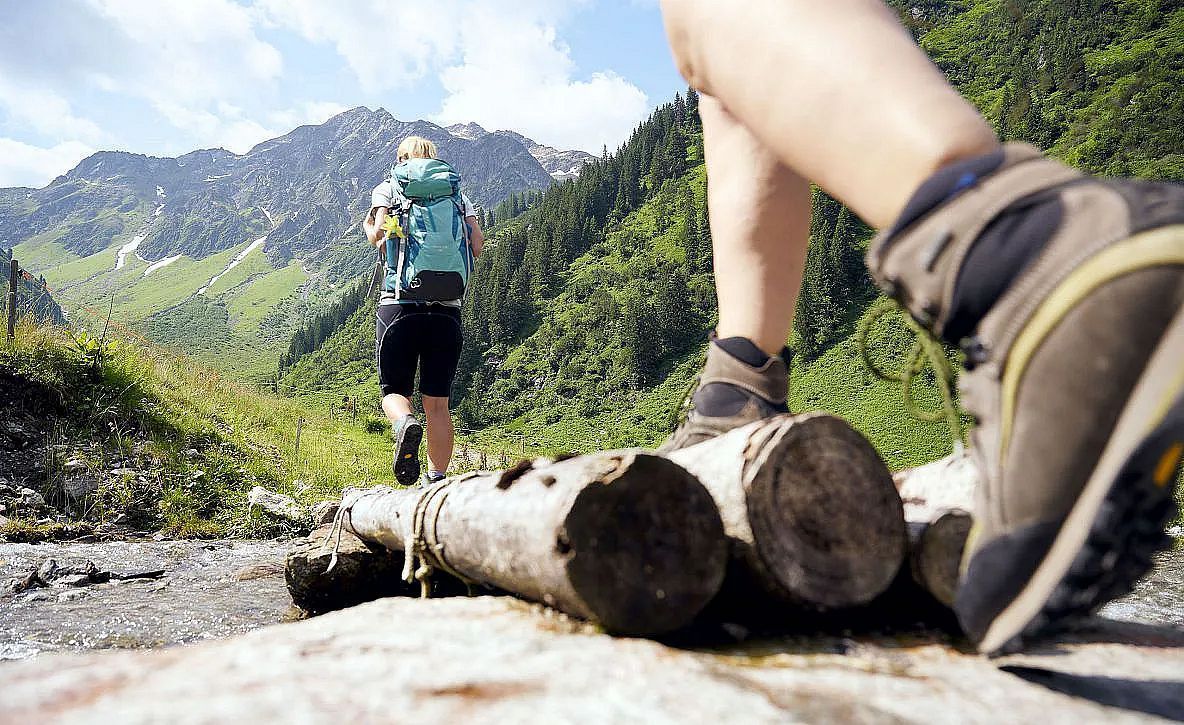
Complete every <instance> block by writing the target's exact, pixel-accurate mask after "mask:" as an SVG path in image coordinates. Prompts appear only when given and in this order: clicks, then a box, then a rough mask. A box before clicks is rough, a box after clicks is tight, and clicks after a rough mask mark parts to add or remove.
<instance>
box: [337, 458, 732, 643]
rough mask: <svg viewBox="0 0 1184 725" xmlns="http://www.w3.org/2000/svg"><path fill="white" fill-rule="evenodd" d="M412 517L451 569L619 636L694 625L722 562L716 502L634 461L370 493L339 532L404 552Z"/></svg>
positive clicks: (475, 476)
mask: <svg viewBox="0 0 1184 725" xmlns="http://www.w3.org/2000/svg"><path fill="white" fill-rule="evenodd" d="M429 492H430V493H429ZM343 505H347V506H348V505H349V496H348V495H347V497H346V500H345V504H343ZM417 507H418V508H419V513H420V514H421V518H422V520H423V521H424V522H425V523H424V526H423V532H422V540H423V541H425V542H426V543H427V544H428V545H429V546H431V547H432V548H433V551H434V552H435V556H436V557H437V558H438V559H440V560H442V561H443V563H444V564H446V566H447V568H450V569H452V570H454V571H456V572H458V573H459V574H461V575H463V576H465V577H468V578H470V579H473V580H476V581H478V582H482V583H485V584H489V585H492V586H496V587H498V588H501V589H504V590H506V591H509V592H513V593H515V594H518V595H520V596H522V597H525V598H527V599H532V600H535V601H540V602H544V603H546V604H548V605H550V606H553V607H555V608H557V609H560V610H562V611H564V612H567V613H569V614H572V615H575V616H578V617H581V618H585V619H589V620H592V621H595V622H598V623H600V624H601V625H602V626H604V628H605V629H607V630H609V631H612V632H616V633H621V634H634V635H651V634H660V633H663V632H668V631H673V630H675V629H678V628H680V627H682V626H684V625H686V624H687V623H689V622H690V621H691V620H692V619H693V618H694V617H695V615H696V614H698V613H699V611H700V610H701V609H702V608H703V607H704V606H705V605H706V604H707V603H708V602H709V601H710V600H711V599H712V598H713V597H714V596H715V594H716V592H717V591H718V590H719V587H720V584H721V583H722V580H723V576H724V569H725V566H726V562H727V543H726V539H725V537H724V535H723V526H722V524H721V523H720V519H719V514H718V512H717V511H716V509H715V505H714V504H713V503H712V499H711V496H710V495H709V494H708V493H707V491H705V490H704V488H703V486H702V485H700V484H699V482H698V481H696V480H695V478H694V477H693V476H691V475H690V474H689V473H687V472H686V471H685V470H683V469H682V468H680V467H679V466H677V465H674V464H673V463H671V462H670V461H668V460H666V459H664V458H661V457H659V456H655V455H651V454H647V453H644V452H639V451H617V452H612V451H609V452H602V453H594V454H591V455H587V456H581V457H578V458H572V459H568V460H562V461H553V460H550V459H538V460H535V461H523V462H522V463H520V464H519V465H518V466H515V467H514V468H511V469H508V470H506V471H497V472H481V473H471V474H467V475H465V476H461V477H459V478H457V479H455V480H453V481H451V482H450V483H449V484H448V485H447V486H446V487H443V488H440V489H439V490H435V489H408V490H394V489H375V490H374V491H372V492H370V493H363V494H362V495H361V497H360V498H359V499H358V500H356V502H354V503H353V504H352V506H351V507H349V512H348V514H347V515H346V516H345V517H344V519H343V522H344V524H345V526H346V527H347V528H348V529H349V530H351V531H353V532H354V533H355V534H357V535H358V537H359V538H361V539H363V540H365V541H370V542H376V543H380V544H382V545H383V546H385V547H387V548H389V549H398V550H401V551H402V550H405V548H406V547H407V546H408V545H410V544H411V543H412V542H413V541H414V540H415V536H414V535H413V522H414V521H415V516H416V510H417Z"/></svg>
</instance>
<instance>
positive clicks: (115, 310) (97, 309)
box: [17, 227, 308, 382]
mask: <svg viewBox="0 0 1184 725" xmlns="http://www.w3.org/2000/svg"><path fill="white" fill-rule="evenodd" d="M63 229H64V227H63V228H59V230H58V232H57V233H58V234H61V233H64V232H63ZM51 236H52V235H51ZM130 238H131V237H130V236H129V237H128V238H127V239H125V238H123V237H120V238H118V239H117V241H116V242H115V243H114V244H112V245H111V246H109V247H107V248H106V249H103V250H101V251H99V252H96V253H94V254H91V255H89V256H87V257H78V256H76V255H74V254H72V253H71V252H69V251H68V250H66V249H65V248H64V247H62V246H61V245H60V243H58V242H57V241H54V240H53V239H50V238H49V236H46V237H45V238H42V239H37V238H35V239H34V240H30V241H29V242H26V243H25V244H22V245H18V247H17V255H18V256H17V259H19V260H20V261H21V262H22V265H23V266H25V267H26V268H28V269H29V270H30V271H32V272H34V273H40V274H44V275H45V276H46V280H47V283H48V284H49V286H50V288H51V289H52V290H53V293H54V297H55V299H57V301H58V302H59V303H60V304H61V305H62V306H63V308H64V309H66V310H67V312H68V313H69V314H70V316H71V319H73V320H75V321H76V322H77V323H78V324H80V325H82V326H85V327H90V328H92V329H93V328H95V327H98V326H101V325H102V324H103V323H104V322H105V320H106V316H107V312H108V309H109V307H108V305H109V304H110V303H111V302H112V301H113V302H114V304H113V305H112V306H111V307H110V309H111V314H112V320H114V321H115V322H117V323H119V325H121V326H123V327H124V328H131V329H136V330H139V331H141V332H144V331H146V332H147V333H148V335H149V337H152V339H154V340H156V341H157V342H161V343H164V344H168V345H173V346H178V347H179V349H180V350H181V351H182V352H184V353H186V354H189V355H191V356H192V357H195V358H196V359H198V360H200V361H202V362H204V363H206V364H209V365H216V366H218V367H220V368H221V369H222V370H223V372H226V373H228V374H230V375H231V376H233V377H235V378H236V379H239V380H243V381H250V382H256V381H261V380H263V379H266V378H268V377H270V376H271V375H272V374H273V373H274V368H275V362H276V360H277V358H278V357H279V354H280V353H281V352H283V350H284V349H285V348H286V345H287V341H288V336H289V335H290V334H291V331H292V328H293V326H295V325H296V324H298V323H299V321H300V319H299V314H300V312H301V311H303V310H304V303H303V302H302V301H301V300H300V299H299V298H298V295H297V292H296V291H297V290H298V289H299V288H300V287H301V286H302V285H304V284H306V283H307V281H308V275H307V274H306V273H305V272H304V270H303V267H302V265H301V264H300V263H299V262H297V261H292V262H290V263H289V264H288V265H286V266H285V267H283V268H281V269H275V268H273V267H272V265H271V262H270V261H269V259H268V257H267V256H266V255H265V254H264V253H263V251H262V250H261V249H256V250H255V251H252V252H251V254H250V255H249V256H248V257H247V258H246V259H244V260H243V261H242V262H241V263H240V264H238V265H237V266H236V267H235V268H234V269H232V270H230V272H228V273H227V274H225V275H224V276H222V277H221V278H219V279H218V281H217V282H216V283H214V284H213V285H212V286H211V287H210V289H208V290H207V291H206V292H205V294H204V295H203V296H202V297H204V299H198V298H197V297H195V294H196V292H197V290H199V289H201V288H202V287H204V286H205V285H206V284H208V283H209V281H210V280H211V279H212V278H213V277H214V276H216V275H218V274H220V273H222V272H223V271H224V270H225V269H226V266H227V265H228V264H229V263H230V262H231V261H232V260H233V259H234V258H235V256H237V255H238V254H239V253H240V252H242V251H243V250H244V249H246V247H247V245H249V244H250V241H245V242H243V243H241V244H239V245H236V246H235V247H233V248H231V249H228V250H225V251H223V252H220V253H218V254H214V255H211V256H209V257H206V258H205V259H201V260H195V259H192V258H190V257H181V258H180V259H178V260H176V261H174V262H172V263H170V264H169V265H167V266H165V267H163V268H159V269H157V270H155V271H154V272H152V274H150V275H147V276H145V275H144V272H145V270H147V268H148V266H149V265H150V263H149V262H144V261H141V260H140V259H138V258H137V257H136V256H135V255H134V254H132V255H129V256H128V257H127V258H126V261H125V265H124V266H123V267H122V268H120V269H119V270H115V262H116V257H117V254H118V250H119V248H120V247H121V246H122V245H123V244H124V243H126V242H127V241H128V239H130ZM206 300H208V301H209V304H212V305H214V306H216V307H219V308H220V309H221V310H223V311H226V312H228V313H229V319H224V318H225V315H223V316H221V317H218V316H214V317H209V316H202V315H198V316H197V318H196V319H193V320H187V321H186V320H170V318H172V317H175V316H177V315H183V314H185V313H186V312H187V311H191V310H194V309H200V308H202V307H203V306H204V305H205V301H206ZM195 302H196V304H192V303H195ZM203 322H205V323H210V324H203ZM158 333H159V337H157V336H156V335H157V334H158Z"/></svg>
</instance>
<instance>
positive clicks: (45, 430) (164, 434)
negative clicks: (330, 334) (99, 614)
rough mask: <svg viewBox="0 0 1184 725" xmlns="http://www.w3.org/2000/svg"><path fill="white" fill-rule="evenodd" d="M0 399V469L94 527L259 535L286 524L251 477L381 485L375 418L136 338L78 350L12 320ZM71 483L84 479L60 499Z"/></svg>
mask: <svg viewBox="0 0 1184 725" xmlns="http://www.w3.org/2000/svg"><path fill="white" fill-rule="evenodd" d="M0 398H2V399H4V400H5V401H6V407H5V408H4V409H3V410H2V411H0V419H3V422H4V424H5V425H4V429H5V430H6V431H8V436H9V437H8V438H5V437H3V436H0V448H2V449H3V450H0V458H2V459H3V462H2V463H0V469H2V470H0V477H5V478H7V479H8V480H9V481H14V482H16V483H17V484H20V485H24V486H28V487H29V488H33V489H34V490H37V491H39V492H40V493H41V494H42V495H43V496H44V497H45V498H46V500H47V501H49V502H50V503H51V504H57V505H58V506H63V505H65V506H67V507H69V508H71V509H72V513H73V517H74V518H75V519H79V520H82V521H84V522H88V523H89V524H92V525H99V524H108V525H110V524H118V525H122V526H128V527H131V528H133V529H136V530H154V529H160V530H162V531H164V532H165V533H166V534H169V535H175V536H223V535H262V534H268V533H272V532H276V531H278V530H282V528H283V527H279V528H277V524H276V522H274V521H272V520H270V519H268V518H267V517H265V516H262V515H261V514H259V513H257V512H256V513H254V514H252V513H251V512H249V511H248V510H247V501H246V496H247V493H248V492H249V491H250V489H251V488H252V487H253V486H255V485H262V486H264V487H267V488H269V489H271V490H273V491H279V492H281V493H286V494H289V495H292V496H294V497H295V498H296V499H297V500H299V501H302V502H304V503H306V504H311V503H313V502H315V501H318V500H322V499H327V498H334V497H336V496H338V495H339V493H340V490H341V488H342V486H343V485H374V484H378V483H389V482H390V477H391V473H390V443H389V437H388V436H387V433H386V432H385V429H383V428H382V427H381V426H379V427H375V428H374V430H375V431H376V432H367V430H366V426H365V422H366V421H365V419H361V420H358V421H356V422H355V421H354V420H353V418H352V417H349V418H347V417H345V416H344V415H342V414H340V413H338V414H337V415H333V414H331V413H330V412H328V411H318V410H316V409H314V408H310V407H309V406H306V405H303V404H301V403H299V402H297V401H295V400H292V399H290V398H282V397H278V396H275V395H271V394H266V393H261V392H259V391H258V390H257V389H256V388H254V387H250V386H244V385H242V384H239V383H236V382H233V381H231V380H229V379H228V378H227V377H225V376H224V375H222V374H221V373H219V372H217V371H215V370H213V369H210V368H207V367H205V366H202V365H200V364H198V363H196V362H195V361H194V360H193V359H191V358H188V357H184V356H180V355H177V354H175V353H172V352H170V351H168V350H166V349H164V348H161V347H158V346H154V345H147V344H144V343H142V342H140V341H136V340H130V339H124V340H118V341H113V342H111V343H108V344H107V345H106V346H104V347H103V348H99V347H98V346H97V345H93V344H92V345H91V346H90V347H89V348H87V346H86V345H84V344H80V343H79V342H78V341H77V338H76V337H75V335H74V334H73V333H71V332H69V331H68V330H66V329H64V328H57V327H37V326H35V325H32V324H29V323H26V324H22V325H21V326H20V328H19V331H18V335H17V336H16V338H15V340H14V341H13V342H11V343H0ZM298 429H299V430H300V446H299V449H298V450H297V448H296V432H297V430H298ZM79 487H83V488H93V489H94V490H93V491H90V493H88V494H87V495H86V496H85V497H84V498H82V499H79V500H77V501H71V500H68V499H71V497H70V496H68V495H67V492H69V491H71V490H75V491H76V490H78V489H79ZM8 527H9V529H10V533H11V530H24V528H27V527H28V524H27V523H20V522H16V523H11V522H10V524H8ZM0 533H3V532H0Z"/></svg>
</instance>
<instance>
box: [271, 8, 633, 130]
mask: <svg viewBox="0 0 1184 725" xmlns="http://www.w3.org/2000/svg"><path fill="white" fill-rule="evenodd" d="M586 3H587V0H480V1H477V0H436V1H435V2H431V3H399V2H395V3H392V2H390V1H389V0H345V1H344V2H335V3H332V4H330V3H325V2H321V1H320V0H260V2H259V6H258V7H259V10H260V13H261V16H262V17H263V18H265V21H266V22H268V23H270V24H273V25H276V26H280V27H286V28H290V29H292V30H295V31H296V32H297V33H299V34H300V35H302V36H303V37H304V38H306V39H308V40H310V41H312V42H315V43H326V44H330V45H332V46H333V47H334V48H335V49H336V51H337V53H338V54H339V55H340V56H341V57H342V58H343V59H344V60H345V62H346V64H347V65H348V66H349V67H350V69H351V70H352V72H353V73H354V75H355V76H356V77H357V79H358V82H359V84H360V85H361V86H362V88H363V90H366V91H367V92H371V93H373V92H379V91H384V90H390V89H397V88H403V87H407V86H409V85H411V84H413V83H417V82H422V81H424V80H425V79H426V78H429V77H430V76H432V75H433V74H434V75H436V76H438V78H439V80H440V83H441V84H442V86H443V87H444V90H445V93H446V95H445V98H444V99H443V101H442V102H441V107H440V112H439V113H438V114H437V116H436V118H435V119H434V120H437V121H439V122H442V123H457V122H461V121H476V122H478V123H480V124H482V125H483V126H486V127H489V128H493V129H499V128H507V129H513V130H515V131H520V132H522V133H524V134H526V135H528V136H531V137H532V138H535V139H537V140H539V141H542V142H544V143H549V144H553V145H557V146H563V147H565V148H573V147H574V148H583V149H587V150H590V151H592V152H599V151H600V148H601V146H602V145H603V144H608V145H616V144H617V143H619V142H620V141H621V140H622V139H624V138H625V136H627V135H628V133H629V131H630V130H631V129H632V128H633V127H634V126H635V125H636V124H637V122H638V121H640V120H642V119H643V118H644V117H645V114H646V113H647V111H648V99H647V98H646V96H645V94H644V93H643V92H642V91H641V90H640V89H638V88H637V87H636V86H634V85H633V84H632V83H630V82H628V81H627V80H625V79H624V78H621V77H620V76H619V75H617V74H615V73H612V72H610V71H601V72H592V73H590V74H589V75H587V76H586V77H584V78H579V77H577V72H576V68H575V63H574V62H573V61H572V58H571V52H570V50H569V49H568V48H567V47H566V46H565V45H564V44H563V43H562V42H561V41H560V39H559V37H558V32H557V28H558V27H560V26H561V25H562V23H563V22H565V21H566V20H567V19H568V18H569V17H570V16H571V14H572V11H573V9H575V8H576V7H578V6H580V5H584V4H586Z"/></svg>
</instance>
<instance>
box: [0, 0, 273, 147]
mask: <svg viewBox="0 0 1184 725" xmlns="http://www.w3.org/2000/svg"><path fill="white" fill-rule="evenodd" d="M5 13H6V17H5V23H6V24H8V26H9V27H8V28H5V29H3V30H0V45H2V46H6V47H0V75H2V76H4V77H7V78H20V79H21V82H22V84H23V85H22V86H17V85H16V84H15V83H13V82H11V81H9V82H7V83H6V82H4V81H2V80H0V109H4V110H6V111H7V116H8V118H9V121H10V123H9V124H8V126H9V132H10V133H12V132H14V131H17V130H19V131H21V132H28V131H33V132H35V133H37V135H38V136H40V137H41V138H43V139H45V140H47V141H51V142H53V141H56V142H63V143H64V142H66V141H80V142H84V143H88V144H103V145H111V144H112V141H111V135H109V134H106V133H103V131H102V130H101V129H100V128H99V127H98V125H97V124H95V123H94V122H93V121H91V120H88V119H83V118H78V117H76V116H75V115H74V114H72V113H71V108H70V104H69V103H67V102H66V101H65V100H64V98H71V99H74V98H75V97H76V96H78V95H82V94H89V93H94V92H95V91H99V92H102V93H105V94H110V96H111V98H110V99H105V101H104V102H107V103H110V102H116V103H118V102H123V103H127V102H128V101H135V102H141V101H142V102H144V103H146V104H148V106H149V107H151V108H154V109H155V110H157V111H158V112H159V113H160V114H161V115H162V116H163V117H164V118H165V119H166V120H167V121H169V122H170V123H174V124H175V125H176V126H177V128H179V129H181V130H183V131H186V132H188V133H189V134H191V137H190V138H189V139H187V140H186V141H185V142H183V144H182V145H181V148H180V149H178V150H179V151H180V150H188V148H189V147H191V145H194V144H196V145H202V146H219V145H224V146H230V147H240V148H241V147H243V146H249V145H250V142H251V141H252V140H254V141H259V140H262V138H264V137H262V136H259V137H258V138H255V137H256V136H258V135H259V134H260V133H261V132H262V131H263V130H264V129H265V128H266V126H265V124H262V123H260V122H258V121H256V120H251V119H249V118H246V117H244V114H243V113H242V112H241V111H239V112H235V113H232V114H231V115H230V116H228V117H222V115H223V109H224V106H223V104H239V105H243V106H254V107H257V106H258V105H259V98H260V97H261V96H262V95H264V94H265V93H266V92H267V91H268V90H269V89H271V88H273V87H274V85H275V84H276V82H277V81H278V80H279V79H280V77H281V76H282V73H283V57H282V55H281V54H280V52H279V50H278V49H276V48H275V47H274V46H272V45H271V44H269V43H267V42H265V41H263V40H262V39H260V38H259V36H258V35H257V33H256V29H257V28H256V24H257V18H256V16H255V14H254V13H253V12H252V11H250V10H249V9H248V8H246V7H244V6H242V5H240V4H239V3H237V2H235V1H234V0H84V1H76V2H72V3H68V4H67V3H64V2H63V0H46V1H45V2H39V3H35V4H33V3H30V4H22V5H19V6H17V7H15V8H13V9H12V12H11V14H9V9H7V8H6V9H5ZM51 28H52V30H53V36H52V37H54V40H53V42H49V41H47V37H46V36H45V35H43V33H42V31H43V29H51ZM4 31H7V32H4ZM34 88H35V89H37V90H31V89H34ZM230 107H231V108H235V106H230ZM12 122H15V123H12ZM22 137H24V136H22ZM25 140H29V139H28V138H25Z"/></svg>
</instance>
